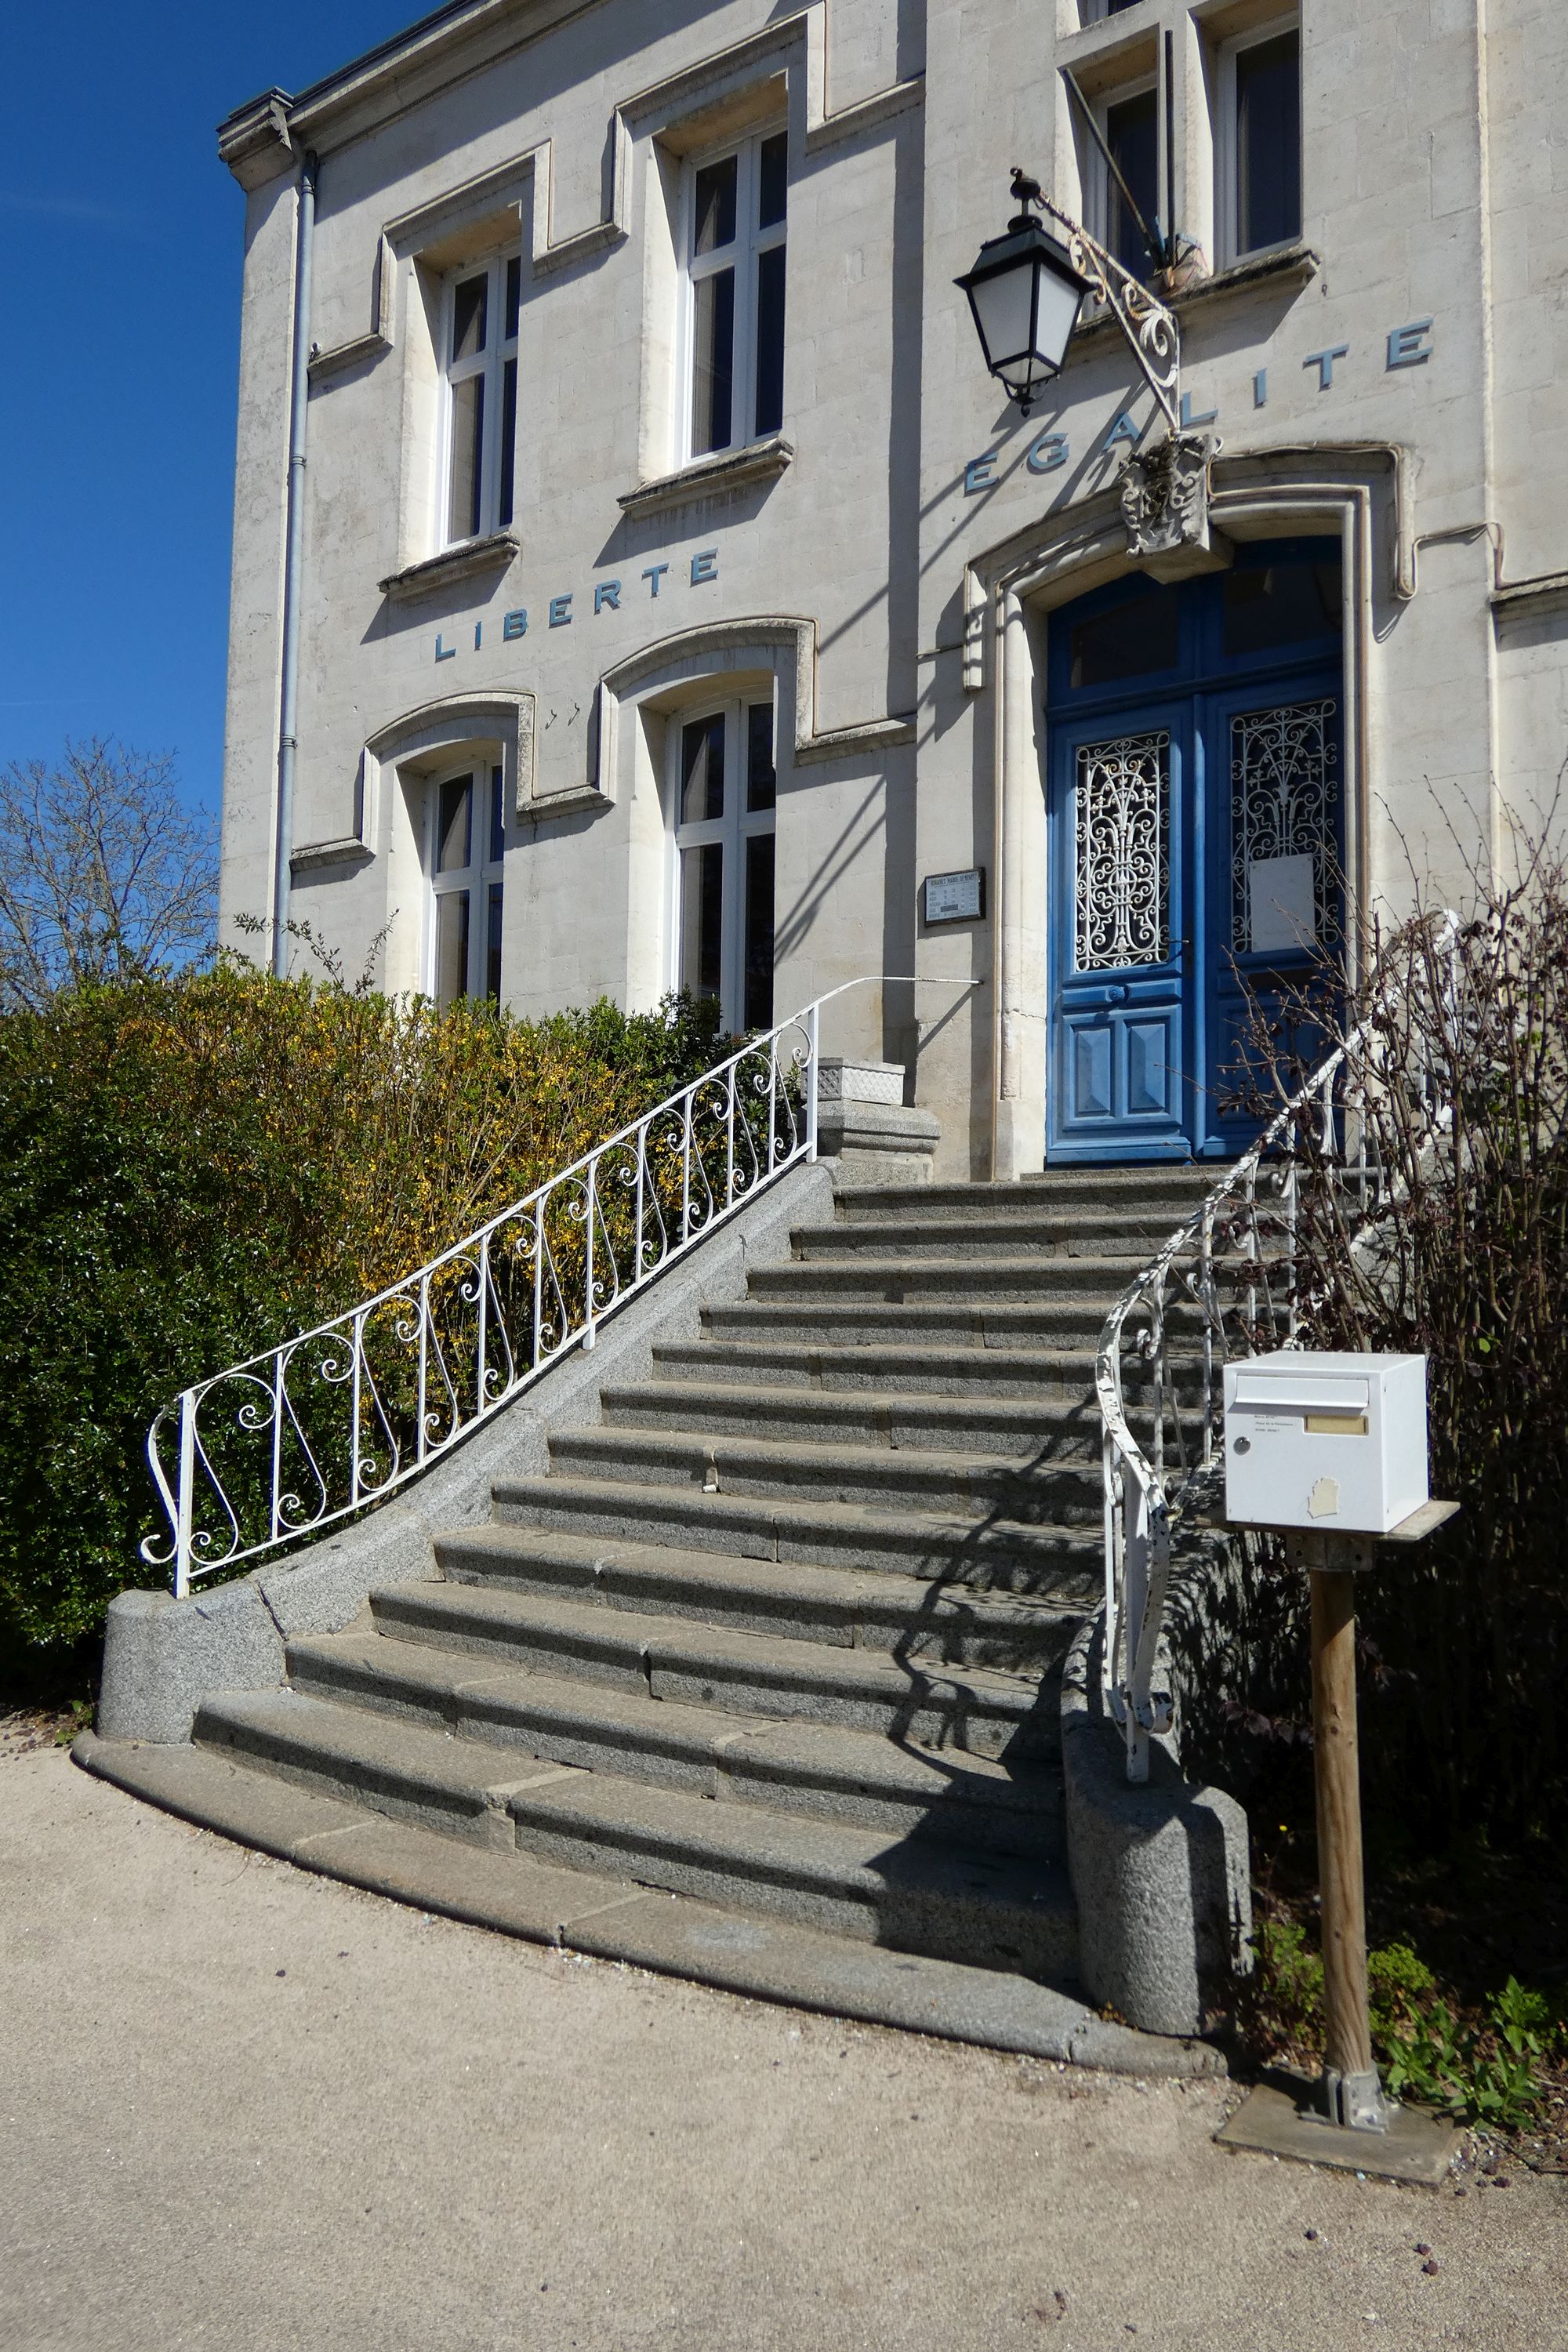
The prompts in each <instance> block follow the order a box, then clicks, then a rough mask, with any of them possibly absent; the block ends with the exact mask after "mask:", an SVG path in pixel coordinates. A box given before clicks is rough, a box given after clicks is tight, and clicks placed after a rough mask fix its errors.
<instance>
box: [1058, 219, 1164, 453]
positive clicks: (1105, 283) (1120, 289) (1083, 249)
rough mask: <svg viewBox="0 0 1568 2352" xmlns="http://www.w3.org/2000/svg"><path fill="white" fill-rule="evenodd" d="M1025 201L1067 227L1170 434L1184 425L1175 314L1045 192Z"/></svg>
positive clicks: (1072, 250) (1082, 272) (1073, 253)
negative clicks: (1124, 339)
mask: <svg viewBox="0 0 1568 2352" xmlns="http://www.w3.org/2000/svg"><path fill="white" fill-rule="evenodd" d="M1027 201H1029V202H1032V203H1034V204H1037V205H1038V206H1039V208H1040V210H1041V211H1042V212H1045V213H1048V214H1049V215H1050V216H1051V218H1052V220H1054V221H1055V223H1056V224H1057V226H1058V228H1059V229H1061V230H1062V231H1063V234H1064V242H1065V243H1066V246H1067V248H1068V255H1069V257H1071V261H1072V265H1073V268H1075V269H1076V270H1077V271H1078V272H1079V276H1080V277H1083V278H1088V280H1089V284H1090V286H1091V287H1092V288H1093V289H1094V291H1095V293H1096V294H1097V295H1098V296H1099V297H1100V300H1101V301H1102V302H1103V303H1104V304H1105V307H1106V309H1107V310H1109V311H1110V315H1111V317H1112V318H1113V319H1114V320H1116V323H1117V325H1118V326H1119V327H1120V328H1121V331H1122V334H1123V335H1124V336H1125V337H1126V339H1127V342H1128V345H1129V347H1130V349H1131V353H1132V356H1133V358H1134V359H1135V360H1136V361H1137V362H1138V366H1139V370H1140V372H1141V373H1142V377H1143V381H1144V383H1146V384H1147V385H1148V387H1149V389H1150V391H1151V392H1152V394H1153V395H1154V398H1155V399H1156V401H1157V402H1158V403H1159V404H1160V408H1161V411H1162V413H1163V416H1164V419H1165V422H1166V424H1167V425H1169V426H1170V429H1171V432H1172V435H1173V436H1177V435H1179V434H1180V433H1181V430H1182V331H1181V329H1180V327H1179V326H1178V325H1177V323H1176V319H1175V314H1174V312H1173V311H1171V310H1167V309H1166V307H1165V305H1164V303H1163V302H1162V301H1161V300H1160V299H1159V297H1158V296H1157V295H1154V294H1151V292H1150V291H1149V289H1148V288H1147V287H1146V286H1145V285H1143V284H1142V281H1141V280H1140V279H1138V278H1134V277H1133V275H1132V273H1131V270H1128V269H1123V268H1122V267H1121V263H1120V262H1119V261H1118V260H1117V258H1116V257H1115V255H1114V254H1112V253H1108V252H1107V251H1106V249H1105V247H1104V246H1102V245H1101V244H1100V240H1099V238H1098V237H1093V236H1090V235H1089V231H1088V229H1086V228H1085V227H1084V226H1083V225H1082V223H1081V222H1080V221H1075V220H1074V219H1073V217H1072V215H1071V214H1070V213H1064V212H1062V211H1061V210H1059V209H1058V206H1057V205H1053V204H1052V202H1051V200H1050V198H1049V197H1048V196H1045V195H1041V196H1035V197H1032V198H1029V199H1028V200H1027Z"/></svg>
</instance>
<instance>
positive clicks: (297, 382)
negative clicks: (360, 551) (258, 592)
mask: <svg viewBox="0 0 1568 2352" xmlns="http://www.w3.org/2000/svg"><path fill="white" fill-rule="evenodd" d="M315 226H316V158H315V156H314V154H313V153H310V154H307V155H306V156H305V158H304V160H303V162H302V163H301V164H300V212H299V219H298V223H297V228H296V245H295V253H294V348H293V370H294V383H293V401H292V406H291V413H290V416H289V541H288V547H287V550H286V551H285V554H284V559H283V691H282V698H281V702H280V705H279V717H278V837H277V842H276V845H275V847H274V866H273V879H272V969H273V971H275V972H276V974H277V975H278V978H279V980H281V979H283V978H284V976H285V975H286V973H287V971H288V969H289V884H290V879H291V877H290V874H289V859H290V856H291V854H292V851H293V846H294V753H295V751H296V749H297V748H298V741H299V738H298V735H297V733H296V731H295V730H296V724H297V712H298V709H299V699H300V572H301V570H302V568H303V563H304V548H305V429H306V425H307V422H308V420H309V415H310V256H311V247H312V246H313V243H314V236H313V231H314V229H315Z"/></svg>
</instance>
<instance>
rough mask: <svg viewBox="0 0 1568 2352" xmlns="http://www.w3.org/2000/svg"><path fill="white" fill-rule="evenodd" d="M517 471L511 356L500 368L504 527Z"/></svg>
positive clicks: (499, 512) (500, 515) (500, 514)
mask: <svg viewBox="0 0 1568 2352" xmlns="http://www.w3.org/2000/svg"><path fill="white" fill-rule="evenodd" d="M516 475H517V362H516V361H515V360H508V362H507V363H506V365H505V366H504V367H503V368H502V370H501V383H500V492H499V493H498V496H497V499H496V521H497V523H498V524H499V526H500V529H501V530H505V529H506V526H507V524H508V523H509V522H510V520H511V509H512V495H513V490H514V488H515V484H516Z"/></svg>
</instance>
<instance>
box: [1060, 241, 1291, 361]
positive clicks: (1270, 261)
mask: <svg viewBox="0 0 1568 2352" xmlns="http://www.w3.org/2000/svg"><path fill="white" fill-rule="evenodd" d="M1322 266H1323V265H1322V263H1321V260H1320V259H1319V257H1318V256H1317V255H1316V254H1315V253H1314V252H1313V250H1312V248H1311V247H1310V245H1286V246H1281V247H1280V248H1279V251H1278V252H1277V253H1260V254H1258V255H1256V256H1255V257H1251V258H1249V259H1247V260H1246V261H1235V262H1232V264H1231V266H1230V268H1228V269H1219V270H1216V271H1215V274H1214V276H1213V277H1212V278H1196V279H1194V282H1193V284H1192V285H1190V286H1184V287H1182V288H1180V289H1179V290H1178V291H1177V292H1175V293H1174V294H1167V295H1163V296H1162V298H1161V299H1162V300H1163V301H1164V302H1165V304H1166V306H1167V307H1168V308H1169V309H1170V310H1174V311H1176V312H1177V313H1178V314H1179V315H1180V316H1183V317H1184V316H1185V314H1186V313H1187V312H1188V311H1189V310H1203V309H1205V308H1206V307H1207V305H1209V304H1210V303H1218V302H1225V301H1229V300H1232V299H1235V298H1236V297H1237V296H1239V295H1243V294H1250V293H1252V292H1253V291H1254V289H1258V288H1267V289H1268V290H1269V291H1271V292H1272V291H1273V290H1275V289H1285V288H1288V287H1296V286H1305V285H1306V284H1307V283H1308V282H1309V281H1310V279H1311V278H1315V277H1316V276H1317V274H1318V272H1319V270H1320V269H1321V268H1322ZM1115 331H1116V319H1115V315H1114V313H1113V312H1112V311H1111V310H1109V309H1106V308H1103V307H1102V308H1101V309H1100V310H1098V311H1096V312H1095V314H1094V316H1093V317H1092V318H1089V319H1086V320H1084V321H1083V323H1082V325H1081V326H1080V327H1079V330H1078V332H1077V334H1075V335H1074V337H1073V341H1074V342H1077V341H1079V338H1080V337H1081V338H1082V339H1083V341H1086V342H1087V341H1089V339H1090V338H1091V337H1093V336H1098V335H1107V334H1112V333H1114V332H1115Z"/></svg>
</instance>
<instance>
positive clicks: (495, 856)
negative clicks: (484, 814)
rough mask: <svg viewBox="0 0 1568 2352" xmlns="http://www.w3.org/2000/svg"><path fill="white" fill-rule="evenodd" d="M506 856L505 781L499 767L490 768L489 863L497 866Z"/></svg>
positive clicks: (503, 772) (502, 770)
mask: <svg viewBox="0 0 1568 2352" xmlns="http://www.w3.org/2000/svg"><path fill="white" fill-rule="evenodd" d="M504 856H506V781H505V771H504V769H501V768H492V769H491V770H490V846H489V863H490V864H491V865H492V866H499V865H500V862H501V859H502V858H503V857H504Z"/></svg>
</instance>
